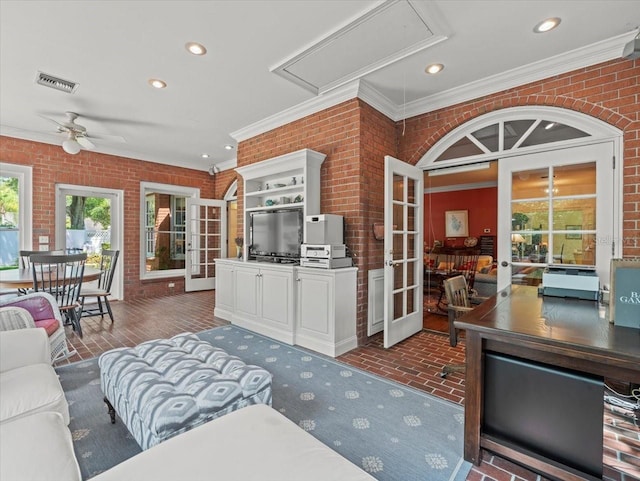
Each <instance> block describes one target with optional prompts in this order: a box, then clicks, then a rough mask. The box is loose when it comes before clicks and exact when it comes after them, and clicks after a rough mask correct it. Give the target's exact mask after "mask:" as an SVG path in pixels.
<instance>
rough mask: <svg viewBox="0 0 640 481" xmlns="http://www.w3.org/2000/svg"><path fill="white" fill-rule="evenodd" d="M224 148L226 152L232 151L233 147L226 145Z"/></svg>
mask: <svg viewBox="0 0 640 481" xmlns="http://www.w3.org/2000/svg"><path fill="white" fill-rule="evenodd" d="M224 148H225V149H227V150H233V145H231V144H227V145H225V146H224Z"/></svg>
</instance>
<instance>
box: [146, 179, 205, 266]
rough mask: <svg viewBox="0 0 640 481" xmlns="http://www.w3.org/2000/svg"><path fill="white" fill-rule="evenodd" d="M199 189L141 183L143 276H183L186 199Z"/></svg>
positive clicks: (198, 194)
mask: <svg viewBox="0 0 640 481" xmlns="http://www.w3.org/2000/svg"><path fill="white" fill-rule="evenodd" d="M188 197H193V198H198V197H200V190H199V189H197V188H193V187H181V186H175V185H169V184H157V183H152V182H141V184H140V199H141V200H140V208H141V216H140V218H141V236H140V239H141V241H140V252H141V255H140V257H141V278H142V279H152V278H158V277H169V276H178V275H184V269H185V253H186V242H185V240H186V238H185V229H186V222H187V219H186V214H187V212H186V199H187V198H188Z"/></svg>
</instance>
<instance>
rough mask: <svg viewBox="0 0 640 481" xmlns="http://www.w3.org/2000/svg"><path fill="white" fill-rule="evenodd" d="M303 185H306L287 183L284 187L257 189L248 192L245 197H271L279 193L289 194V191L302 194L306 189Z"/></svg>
mask: <svg viewBox="0 0 640 481" xmlns="http://www.w3.org/2000/svg"><path fill="white" fill-rule="evenodd" d="M303 187H304V184H302V185H300V184H296V185H285V186H284V187H271V188H270V189H266V190H256V191H253V192H247V193H246V194H245V197H261V196H264V197H269V196H272V195H277V194H287V193H289V192H297V193H299V194H302V192H303V191H304V189H303Z"/></svg>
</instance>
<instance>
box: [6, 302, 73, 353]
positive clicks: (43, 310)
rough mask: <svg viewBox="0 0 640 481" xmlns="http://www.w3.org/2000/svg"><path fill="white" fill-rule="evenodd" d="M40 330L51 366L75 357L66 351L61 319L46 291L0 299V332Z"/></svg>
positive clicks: (54, 303)
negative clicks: (48, 351)
mask: <svg viewBox="0 0 640 481" xmlns="http://www.w3.org/2000/svg"><path fill="white" fill-rule="evenodd" d="M36 327H41V328H43V329H44V330H45V331H46V332H47V336H48V337H49V344H50V346H51V363H54V362H55V361H59V360H61V359H65V358H67V357H69V356H72V355H73V354H75V351H69V347H68V346H67V335H66V333H65V331H64V325H63V322H62V316H61V315H60V309H59V308H58V304H57V303H56V300H55V298H54V297H53V296H52V295H51V294H47V293H46V292H34V293H32V294H27V295H25V296H18V297H13V298H11V299H4V300H0V331H10V330H13V329H29V328H36Z"/></svg>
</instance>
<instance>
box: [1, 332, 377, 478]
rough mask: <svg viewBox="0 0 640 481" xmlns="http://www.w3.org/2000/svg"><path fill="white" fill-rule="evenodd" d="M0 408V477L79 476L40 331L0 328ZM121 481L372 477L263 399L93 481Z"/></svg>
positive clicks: (44, 337)
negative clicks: (4, 329) (262, 401)
mask: <svg viewBox="0 0 640 481" xmlns="http://www.w3.org/2000/svg"><path fill="white" fill-rule="evenodd" d="M0 411H1V415H2V418H1V419H0V460H2V462H1V463H0V480H2V481H13V480H20V481H36V480H38V481H42V480H51V481H60V480H65V481H79V480H80V479H81V475H80V470H79V467H78V463H77V459H76V457H75V453H74V450H73V443H72V438H71V433H70V431H69V428H68V427H67V424H68V422H69V411H68V405H67V402H66V399H65V398H64V393H63V391H62V387H61V385H60V382H59V381H58V378H57V376H56V373H55V371H54V370H53V368H52V367H51V364H50V353H49V343H48V340H47V335H46V333H45V331H44V329H19V330H14V331H5V332H0ZM108 422H109V421H108V418H106V419H105V423H108ZM125 479H131V480H133V479H135V480H136V481H144V480H149V481H151V480H153V481H162V480H171V481H175V480H178V479H188V480H210V479H223V480H225V481H251V480H254V481H258V480H278V481H299V480H301V479H304V480H305V481H372V480H374V478H373V477H371V476H370V475H369V474H367V473H366V472H365V471H364V470H362V469H360V468H359V467H357V466H356V465H354V464H352V463H351V462H350V461H348V460H347V459H346V458H344V457H342V456H340V455H339V454H338V453H336V452H335V451H333V450H332V449H331V448H329V447H328V446H326V445H324V444H323V443H321V442H320V441H318V440H317V439H316V438H314V437H313V436H312V435H311V434H309V433H307V432H306V431H305V430H304V429H302V428H300V427H299V426H297V425H296V424H294V423H293V422H292V421H290V420H288V419H287V418H286V417H284V416H283V415H282V414H280V413H279V412H278V411H276V410H275V409H273V408H271V407H270V406H267V405H265V404H257V405H252V406H248V407H244V408H242V409H239V410H237V411H234V412H232V413H229V414H226V415H224V416H221V417H219V418H217V419H214V420H213V421H210V422H208V423H205V424H203V425H201V426H198V427H196V428H194V429H192V430H190V431H187V432H184V433H181V434H178V435H176V436H174V437H172V438H171V439H169V440H167V441H164V442H162V443H160V444H158V445H157V446H154V447H152V448H150V449H147V450H146V451H144V452H142V453H140V454H138V455H136V456H134V457H132V458H131V459H129V460H127V461H125V462H123V463H121V464H118V465H117V466H115V467H113V468H111V469H109V470H107V471H105V472H103V473H101V474H99V475H98V476H96V477H94V478H92V481H93V480H95V481H111V480H114V481H115V480H117V481H121V480H125Z"/></svg>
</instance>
